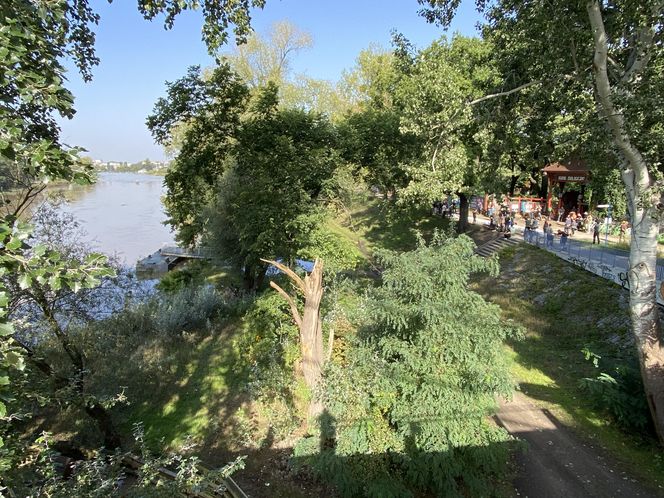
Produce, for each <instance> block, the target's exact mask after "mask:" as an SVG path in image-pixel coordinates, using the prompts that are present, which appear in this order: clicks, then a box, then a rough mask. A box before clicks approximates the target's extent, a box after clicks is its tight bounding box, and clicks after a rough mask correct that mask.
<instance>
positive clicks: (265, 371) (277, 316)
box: [233, 291, 300, 436]
mask: <svg viewBox="0 0 664 498" xmlns="http://www.w3.org/2000/svg"><path fill="white" fill-rule="evenodd" d="M298 338H299V331H298V329H297V327H296V326H295V324H293V319H292V317H291V314H290V311H289V308H288V304H287V303H286V302H285V301H284V299H283V298H282V297H281V296H279V295H278V294H277V293H275V292H273V291H267V292H265V293H264V294H262V295H260V296H259V297H258V298H257V299H256V300H255V302H254V303H253V305H252V306H251V307H250V308H249V310H248V311H247V313H246V314H245V316H244V319H243V326H242V330H241V332H240V333H239V334H238V335H237V336H236V338H235V339H234V342H233V346H234V349H235V351H236V354H237V356H238V361H237V364H236V365H237V369H238V370H242V372H238V373H240V374H242V375H243V376H244V377H245V379H246V386H247V390H248V391H249V394H250V395H251V397H252V398H253V399H254V400H256V401H262V402H263V405H264V406H263V408H264V410H263V412H264V413H263V415H264V416H265V417H266V418H267V419H268V422H269V423H270V424H271V425H272V426H274V427H275V428H276V429H278V432H279V434H277V436H285V435H286V433H287V432H288V431H289V428H290V429H293V428H295V426H296V425H297V424H296V420H297V418H298V417H297V409H296V407H295V405H296V403H297V398H299V397H300V394H298V393H297V389H296V387H297V384H296V383H295V376H294V368H295V363H296V361H297V360H298V359H299V358H300V348H299V342H298ZM276 406H279V407H280V408H279V409H275V407H276ZM284 411H285V413H284ZM279 412H282V413H279Z"/></svg>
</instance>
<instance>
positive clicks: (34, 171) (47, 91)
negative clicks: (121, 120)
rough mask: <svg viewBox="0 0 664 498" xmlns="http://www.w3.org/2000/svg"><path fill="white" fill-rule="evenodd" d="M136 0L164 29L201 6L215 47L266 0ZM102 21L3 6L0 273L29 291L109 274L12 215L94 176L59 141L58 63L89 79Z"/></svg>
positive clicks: (67, 10)
mask: <svg viewBox="0 0 664 498" xmlns="http://www.w3.org/2000/svg"><path fill="white" fill-rule="evenodd" d="M137 4H138V8H139V10H140V11H141V12H142V13H143V14H144V15H145V17H146V18H148V19H152V18H154V17H156V16H158V15H160V14H162V13H163V14H165V15H166V21H165V26H166V27H167V28H170V27H172V26H173V23H174V20H175V18H176V17H177V15H178V14H179V13H180V12H182V11H183V10H185V9H191V8H200V9H202V11H203V14H204V18H205V21H204V27H203V38H204V40H205V41H206V43H207V45H208V48H209V49H210V51H211V52H214V51H216V49H217V48H218V47H219V46H220V44H222V43H223V42H225V41H226V39H227V32H228V29H229V28H230V27H231V25H232V26H234V31H235V34H236V37H237V38H238V39H239V40H242V39H243V37H246V35H247V33H248V31H249V29H250V27H249V22H250V15H249V9H250V7H259V8H260V7H262V6H263V4H264V1H263V0H243V1H241V2H217V1H204V2H199V1H184V2H182V1H179V0H177V1H176V0H166V1H163V2H153V1H152V0H138V2H137ZM98 22H99V16H98V15H97V14H96V13H95V12H94V10H93V9H92V8H91V7H90V6H89V4H88V1H87V0H57V1H52V2H51V1H49V2H46V1H33V0H15V1H11V2H3V3H2V4H1V5H0V170H1V172H2V173H3V178H2V182H0V183H1V184H2V186H3V194H5V193H6V191H5V190H4V189H6V188H14V187H16V185H17V183H16V182H18V185H19V186H20V187H21V189H20V192H19V195H18V196H15V197H14V201H13V202H14V203H13V205H12V206H10V207H9V209H8V210H7V212H6V215H5V216H4V217H3V218H2V220H0V275H2V276H6V275H11V277H12V278H14V279H15V281H16V283H17V285H18V286H19V287H20V288H21V289H22V290H25V291H30V290H32V289H35V290H34V292H35V293H39V292H40V289H41V290H44V289H45V288H48V289H50V290H52V291H57V290H58V289H61V288H69V289H71V290H72V291H74V292H75V291H76V290H78V289H80V288H81V287H85V286H90V285H96V282H97V281H98V280H97V278H98V277H99V276H102V275H103V274H105V272H107V271H108V269H107V268H106V267H105V265H104V262H103V259H102V258H101V256H91V258H90V259H89V260H85V261H83V262H82V263H81V262H79V263H74V264H73V266H72V265H70V263H73V262H72V261H69V260H67V259H63V258H62V256H61V255H60V254H59V253H58V252H57V251H51V250H48V249H47V248H46V247H45V246H39V245H38V246H34V247H33V246H30V245H29V244H28V243H27V242H26V241H27V239H28V238H29V234H30V229H29V227H26V226H25V225H22V224H20V223H18V222H17V217H18V215H19V214H21V212H22V211H23V210H24V209H25V207H26V206H27V205H28V204H29V203H30V202H31V200H32V199H33V198H34V197H35V195H37V193H39V191H40V190H41V189H42V188H43V185H44V184H45V183H46V182H48V181H51V180H56V179H62V180H66V181H79V182H89V181H90V172H91V168H89V167H85V166H82V165H81V164H80V162H79V161H78V158H77V150H75V149H68V148H66V147H64V146H63V145H62V144H61V143H60V138H59V132H60V130H59V127H58V125H57V122H56V120H55V115H56V114H59V115H60V116H62V117H64V118H71V117H72V116H73V114H74V108H73V96H72V94H71V92H69V91H68V90H67V89H66V88H65V86H64V82H65V81H66V78H65V71H64V67H63V64H62V63H63V60H64V59H67V58H69V59H71V60H72V61H73V62H74V64H75V65H76V66H77V68H78V70H79V72H80V73H81V75H82V77H83V79H84V80H86V81H88V80H90V79H91V74H92V73H91V69H92V67H93V66H95V65H96V64H98V62H99V60H98V59H97V57H96V55H95V51H94V41H95V35H94V31H93V27H94V25H96V24H97V23H98ZM7 172H9V175H8V174H7ZM3 196H4V195H3ZM12 299H13V296H12V295H11V294H10V293H9V292H8V291H7V289H6V287H5V286H4V285H2V284H0V341H1V342H0V396H1V397H2V399H3V400H4V401H3V402H0V420H2V428H1V431H2V433H3V434H4V433H5V431H6V430H7V427H8V422H9V421H10V420H11V418H12V417H11V413H8V412H7V408H6V405H5V404H4V403H5V402H6V401H7V400H12V399H13V397H12V394H11V383H10V375H13V374H15V373H16V372H17V371H19V372H20V370H21V369H22V368H23V365H24V362H23V359H22V356H21V354H20V350H19V349H18V348H17V346H16V344H15V342H14V341H13V340H12V339H11V337H12V335H13V326H12V324H11V323H10V322H9V321H8V310H7V306H8V305H9V303H10V302H11V301H12ZM54 332H56V331H55V330H54ZM56 334H57V332H56ZM64 345H65V343H64V342H63V346H64ZM74 356H76V355H75V352H74ZM1 444H2V440H0V445H1ZM7 456H8V454H7V453H3V454H2V455H0V459H1V461H0V466H3V467H4V466H6V465H7V464H8V461H7Z"/></svg>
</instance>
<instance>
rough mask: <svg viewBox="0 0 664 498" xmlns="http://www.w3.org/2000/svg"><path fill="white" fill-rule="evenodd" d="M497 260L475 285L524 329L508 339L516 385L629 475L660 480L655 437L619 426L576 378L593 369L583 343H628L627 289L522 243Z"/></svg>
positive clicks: (663, 468)
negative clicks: (493, 273) (495, 269)
mask: <svg viewBox="0 0 664 498" xmlns="http://www.w3.org/2000/svg"><path fill="white" fill-rule="evenodd" d="M501 267H502V271H501V274H500V275H499V276H498V277H497V278H495V279H493V278H484V279H481V280H478V281H477V282H476V283H475V286H476V287H477V289H478V290H479V291H480V292H481V293H482V294H483V295H484V296H485V297H486V298H488V299H489V300H490V301H492V302H494V303H496V304H498V305H499V306H500V307H501V309H502V310H503V314H504V317H505V318H506V319H508V320H512V321H514V322H515V323H516V324H519V325H521V326H522V327H523V328H524V329H525V333H526V335H525V339H524V340H522V341H520V342H514V343H512V344H510V346H509V354H510V356H511V357H512V359H513V374H514V376H515V378H516V380H517V382H518V383H519V386H520V388H521V390H522V391H523V392H524V393H526V394H528V396H530V397H531V398H533V399H534V400H536V401H537V403H538V404H540V405H542V406H543V407H545V408H547V409H549V410H550V411H551V412H552V413H554V415H555V416H556V417H557V418H558V419H559V420H560V421H561V422H562V423H563V424H565V425H567V426H568V427H571V428H573V429H574V430H576V431H577V432H578V433H579V434H580V435H581V436H582V437H584V438H587V439H592V440H593V441H594V442H596V443H599V444H600V445H601V446H602V447H604V448H605V449H606V450H607V451H608V452H609V453H610V454H611V455H612V456H613V457H614V458H615V459H616V460H618V461H620V462H621V463H622V464H623V466H624V467H625V468H628V469H629V470H631V471H632V472H633V474H634V475H637V476H640V477H641V478H642V479H643V480H645V481H646V482H649V483H650V484H651V485H654V486H664V458H663V456H662V453H661V448H660V447H659V446H658V445H657V442H656V440H655V439H654V437H648V436H645V435H642V434H636V433H628V432H626V431H623V430H621V429H620V428H618V427H617V426H616V425H615V424H614V423H612V422H611V420H610V419H609V418H608V417H607V416H606V415H605V413H604V412H602V410H601V409H598V408H597V406H596V405H595V404H594V403H593V402H592V400H590V399H589V397H588V394H587V393H586V392H585V391H583V390H582V389H581V388H580V386H579V380H580V379H581V378H583V377H589V376H596V375H597V371H596V369H594V367H593V366H592V364H591V363H590V362H587V361H585V359H584V357H583V354H582V353H581V349H582V348H584V347H586V346H588V347H589V348H590V349H591V350H593V351H596V352H601V353H602V355H604V356H607V357H609V356H613V355H620V354H623V355H624V354H625V350H627V351H632V350H633V346H632V345H631V344H630V340H631V337H630V330H629V317H628V311H627V300H628V296H627V293H626V292H625V291H624V290H622V289H621V288H620V287H618V286H616V285H613V284H610V283H608V282H607V281H606V280H603V279H601V278H599V277H597V276H595V275H593V274H591V273H588V272H585V271H583V270H581V269H578V268H576V267H574V266H572V265H570V264H568V263H566V262H564V261H562V260H560V259H558V258H556V257H555V256H553V255H551V254H549V253H547V252H546V251H541V250H538V249H536V248H532V247H529V246H522V247H519V248H518V249H510V251H509V252H503V253H501Z"/></svg>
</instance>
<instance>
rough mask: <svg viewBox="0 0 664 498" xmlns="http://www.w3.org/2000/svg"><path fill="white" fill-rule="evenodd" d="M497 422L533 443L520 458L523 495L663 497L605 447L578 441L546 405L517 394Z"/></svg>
mask: <svg viewBox="0 0 664 498" xmlns="http://www.w3.org/2000/svg"><path fill="white" fill-rule="evenodd" d="M494 419H495V420H496V422H497V423H498V424H499V425H501V426H503V427H504V428H505V429H506V430H507V431H508V432H509V433H510V434H512V435H514V436H516V437H518V438H519V439H522V440H524V441H526V442H527V443H528V448H527V449H526V450H525V451H524V452H522V453H520V454H519V455H518V457H517V464H518V466H519V469H520V472H519V475H518V476H517V478H516V479H515V480H514V487H515V491H516V492H517V494H518V495H519V496H524V497H529V498H549V497H551V498H558V497H565V498H586V497H593V498H594V497H597V498H608V497H635V498H638V497H658V496H659V497H661V496H664V492H661V491H660V492H657V491H654V490H648V489H645V488H644V487H643V486H641V485H640V483H639V482H637V481H636V480H635V479H633V478H631V477H630V476H628V475H627V474H625V473H624V472H621V471H620V470H618V468H617V467H616V465H615V464H614V463H613V462H612V461H610V459H608V458H607V457H606V456H605V455H604V451H603V450H602V449H601V448H597V447H595V446H593V445H590V444H588V443H586V442H583V441H581V440H580V439H578V438H577V437H576V436H575V435H574V434H573V433H572V432H571V431H570V430H569V429H567V428H566V427H564V426H563V425H561V424H560V423H559V422H558V421H557V420H556V419H555V417H554V416H553V415H552V414H551V413H550V412H549V411H548V410H546V409H542V408H538V407H536V406H535V405H534V404H533V403H532V400H531V399H530V398H528V397H527V396H526V395H525V394H523V393H521V392H516V393H515V395H514V399H513V400H512V401H509V402H505V401H503V402H502V403H501V406H500V410H499V411H498V413H497V414H496V415H495V417H494Z"/></svg>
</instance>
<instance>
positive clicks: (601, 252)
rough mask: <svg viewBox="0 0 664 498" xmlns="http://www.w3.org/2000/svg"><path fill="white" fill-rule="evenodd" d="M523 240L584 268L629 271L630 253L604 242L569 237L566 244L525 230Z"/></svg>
mask: <svg viewBox="0 0 664 498" xmlns="http://www.w3.org/2000/svg"><path fill="white" fill-rule="evenodd" d="M523 240H524V241H525V242H527V243H528V244H531V245H534V246H537V247H540V248H542V249H545V250H547V251H549V252H552V253H554V254H556V255H558V256H560V257H562V258H564V259H566V260H568V261H571V262H572V263H575V264H577V265H578V266H582V267H584V268H585V267H587V266H588V265H594V266H597V267H600V268H601V267H611V268H613V269H616V270H618V271H620V272H624V273H625V274H627V272H628V269H629V252H628V251H624V250H622V249H616V248H613V247H606V246H605V245H604V243H603V241H602V242H601V243H600V244H590V243H589V242H587V241H580V240H573V239H572V237H567V241H566V242H565V241H564V238H563V237H560V236H558V235H555V236H554V237H553V240H550V239H547V236H546V235H545V234H544V233H542V232H538V231H535V230H524V232H523ZM625 278H626V277H625ZM618 280H619V281H621V282H622V281H623V280H624V279H621V278H618ZM657 280H664V265H662V264H659V261H658V264H657ZM618 283H620V282H618ZM624 286H625V285H624V283H623V287H624Z"/></svg>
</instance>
